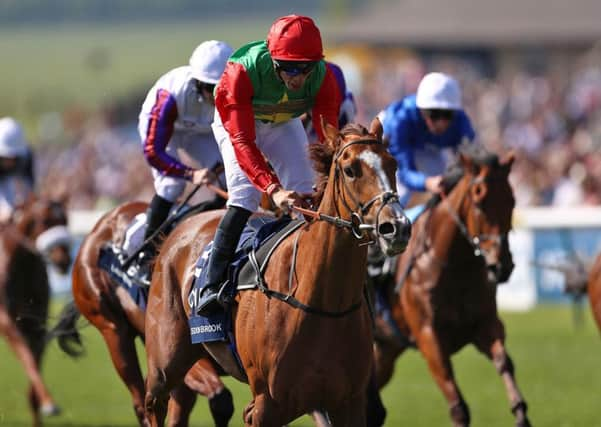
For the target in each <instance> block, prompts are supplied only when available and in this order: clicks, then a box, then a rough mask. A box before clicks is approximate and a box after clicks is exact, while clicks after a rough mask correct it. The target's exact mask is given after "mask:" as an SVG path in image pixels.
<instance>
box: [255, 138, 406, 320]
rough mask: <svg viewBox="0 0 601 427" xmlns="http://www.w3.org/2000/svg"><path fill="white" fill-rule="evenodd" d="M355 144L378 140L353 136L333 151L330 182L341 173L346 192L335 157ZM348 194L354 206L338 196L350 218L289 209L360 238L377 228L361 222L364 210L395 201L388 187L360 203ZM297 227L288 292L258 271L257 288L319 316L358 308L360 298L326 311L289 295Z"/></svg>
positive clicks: (373, 142) (350, 311)
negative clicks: (273, 286)
mask: <svg viewBox="0 0 601 427" xmlns="http://www.w3.org/2000/svg"><path fill="white" fill-rule="evenodd" d="M358 144H367V145H371V144H381V142H380V141H378V140H376V139H358V140H354V141H351V142H349V143H347V144H345V145H344V146H342V148H341V149H340V150H339V151H338V152H337V153H336V155H335V156H334V158H333V161H334V162H335V168H336V169H335V172H334V175H335V178H334V179H335V181H334V185H335V186H336V187H335V188H336V189H337V188H339V187H338V185H339V184H338V181H339V180H338V178H339V177H340V176H342V177H343V178H342V182H343V184H344V188H345V189H346V193H349V191H348V187H347V186H346V181H345V180H344V175H342V174H341V173H340V167H339V165H338V159H339V158H340V156H341V155H342V153H343V152H344V150H346V149H347V148H348V147H350V146H352V145H358ZM339 194H340V191H336V192H335V196H334V197H335V198H336V197H338V195H339ZM351 198H352V199H353V203H354V204H355V205H356V208H355V209H353V208H351V207H350V206H349V205H348V203H347V202H346V200H345V199H344V197H342V203H343V204H344V206H345V207H346V208H347V209H348V210H349V211H350V212H351V216H350V219H344V218H342V217H341V216H332V215H327V214H324V213H322V212H319V211H314V210H312V209H305V208H302V207H299V206H290V209H292V210H294V211H296V212H298V213H300V214H303V215H305V216H306V217H309V218H312V219H314V220H317V221H324V222H327V223H329V224H332V225H334V226H335V227H337V228H347V229H349V230H351V233H352V234H353V236H354V237H355V238H357V239H358V240H360V239H362V238H363V237H364V232H365V231H371V230H374V229H376V230H377V226H375V225H373V224H365V223H364V222H363V217H362V216H363V215H365V213H367V212H368V211H369V209H371V207H372V205H373V204H374V203H375V202H376V201H378V200H381V201H382V204H381V206H380V209H379V210H378V213H377V216H378V217H379V213H380V212H381V210H382V209H383V208H384V206H386V205H387V204H388V203H390V202H394V201H398V197H397V195H396V194H395V193H393V192H391V191H384V192H382V193H380V194H378V195H376V196H374V197H372V198H371V199H370V200H368V201H367V202H366V203H364V204H362V203H361V202H358V201H357V200H356V199H355V198H353V197H352V195H351ZM301 231H302V230H299V234H298V235H297V236H296V238H295V241H294V246H293V252H292V262H291V267H290V273H289V277H288V289H289V291H288V293H282V292H278V291H274V290H271V289H269V288H268V287H267V286H266V285H265V282H264V280H263V277H262V275H258V284H257V287H258V288H259V290H260V291H261V292H263V293H264V294H265V295H266V296H267V297H268V298H272V297H273V298H276V299H278V300H280V301H283V302H285V303H286V304H288V305H290V306H291V307H293V308H296V309H299V310H302V311H304V312H306V313H310V314H316V315H318V316H323V317H330V318H340V317H344V316H346V315H347V314H349V313H352V312H354V311H355V310H357V309H359V307H361V304H362V302H363V300H362V299H361V300H359V301H358V302H356V303H354V304H353V305H351V306H350V307H349V308H347V309H345V310H342V311H329V310H322V309H317V308H314V307H311V306H309V305H307V304H304V303H302V302H300V301H299V300H298V299H296V298H295V297H294V296H293V294H294V291H295V290H296V289H293V288H292V283H293V277H294V274H295V272H296V258H297V254H298V241H299V237H300V232H301ZM252 255H253V253H252V252H251V256H249V261H250V262H251V263H252V264H253V266H254V267H255V269H257V271H259V270H258V268H260V266H259V264H258V262H257V260H256V257H254V256H252Z"/></svg>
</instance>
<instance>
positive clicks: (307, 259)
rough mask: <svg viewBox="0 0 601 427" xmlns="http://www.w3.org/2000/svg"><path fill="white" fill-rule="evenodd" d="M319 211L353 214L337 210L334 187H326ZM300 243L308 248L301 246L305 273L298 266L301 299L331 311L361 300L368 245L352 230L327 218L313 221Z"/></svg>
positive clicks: (333, 214)
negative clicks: (343, 227) (330, 221)
mask: <svg viewBox="0 0 601 427" xmlns="http://www.w3.org/2000/svg"><path fill="white" fill-rule="evenodd" d="M330 182H332V181H330ZM328 187H332V186H331V185H329V186H328ZM319 211H320V212H321V213H323V214H326V215H331V216H338V215H341V216H342V217H343V218H345V219H348V218H349V217H350V214H348V213H346V212H344V211H342V210H341V211H340V212H338V211H337V209H336V205H335V202H334V191H333V189H332V188H329V189H326V193H325V195H324V198H323V200H322V203H321V204H320V207H319ZM345 214H346V215H345ZM301 244H302V245H303V247H304V248H306V249H305V250H303V248H302V247H301V248H299V259H298V261H297V266H301V265H302V266H305V268H304V273H303V274H302V275H301V274H300V271H298V270H300V269H297V273H299V275H298V280H299V286H298V295H299V299H300V300H301V301H305V300H306V301H308V302H309V304H310V305H312V306H315V307H320V308H322V309H326V310H330V311H339V310H345V309H347V308H349V307H350V306H351V305H352V304H354V303H357V302H358V301H360V299H361V298H362V295H363V283H364V281H365V275H366V272H367V246H359V241H358V240H357V239H356V238H355V237H353V235H352V234H351V232H350V230H348V229H342V228H338V227H336V226H335V225H333V224H330V223H327V222H325V221H317V222H315V223H313V224H311V226H310V227H309V228H308V229H307V231H306V232H305V234H304V235H303V236H302V240H301ZM305 298H306V299H305Z"/></svg>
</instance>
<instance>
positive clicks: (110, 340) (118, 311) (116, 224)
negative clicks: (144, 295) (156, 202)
mask: <svg viewBox="0 0 601 427" xmlns="http://www.w3.org/2000/svg"><path fill="white" fill-rule="evenodd" d="M147 207H148V205H147V204H146V203H141V202H134V203H127V204H124V205H121V206H119V207H117V208H115V209H113V210H112V211H110V212H108V213H107V214H105V215H104V216H103V217H102V218H101V219H100V220H99V221H98V222H97V224H96V225H95V226H94V228H93V230H92V231H91V232H90V233H89V234H88V235H87V236H86V238H85V239H84V240H83V242H82V244H81V247H80V249H79V252H78V254H77V257H76V259H75V262H74V264H73V276H72V277H73V298H74V303H75V305H76V307H75V306H74V305H73V304H70V305H68V306H67V307H65V309H64V310H63V315H62V316H61V320H60V321H59V323H58V324H57V326H56V327H55V330H57V331H58V333H57V335H58V336H59V344H60V346H61V348H62V349H63V350H64V351H65V352H67V353H68V354H70V355H72V356H77V355H78V354H79V353H80V351H79V350H80V349H78V348H77V344H80V343H81V341H80V337H79V333H78V331H77V329H76V328H75V324H76V322H77V319H78V318H79V316H80V313H81V314H83V315H84V317H85V318H86V319H88V321H89V322H90V323H91V324H92V325H94V326H95V327H96V328H97V329H98V331H99V332H100V333H101V335H102V337H103V338H104V341H105V342H106V345H107V347H108V350H109V353H110V356H111V359H112V361H113V365H114V366H115V369H116V370H117V373H118V374H119V376H120V377H121V380H122V381H123V382H124V383H125V385H126V387H127V388H128V390H129V392H130V393H131V396H132V400H133V406H134V411H135V413H136V417H137V419H138V422H139V423H140V425H147V420H146V418H145V416H144V405H143V402H144V379H143V378H142V372H141V370H140V365H139V362H138V356H137V352H136V346H135V339H136V337H141V338H142V339H143V338H144V323H145V322H144V311H143V310H142V309H141V308H139V307H138V306H137V305H136V303H135V302H134V300H133V299H132V297H130V295H129V293H128V292H127V291H126V290H125V288H123V287H122V286H120V285H119V284H117V283H115V281H114V280H113V279H111V278H110V276H109V275H108V273H107V272H106V271H104V270H103V269H101V268H100V267H99V266H98V258H99V256H100V249H101V248H102V247H103V246H104V245H106V244H107V243H109V242H114V243H116V244H120V243H121V242H122V241H123V239H124V235H125V230H126V228H127V226H128V225H129V224H130V223H131V222H132V220H133V219H134V217H135V216H136V215H137V214H139V213H142V212H144V211H145V210H146V208H147ZM195 392H197V393H200V394H202V395H205V396H210V398H209V407H210V409H211V413H212V415H213V418H214V421H215V424H216V425H217V426H218V427H220V426H227V424H228V422H229V419H230V418H231V416H232V414H233V410H234V409H233V403H232V396H231V393H230V392H229V390H228V389H227V388H225V386H224V384H223V383H222V382H221V379H220V378H219V375H218V371H217V369H216V366H214V365H213V363H212V362H210V361H208V360H200V361H199V362H198V363H197V364H196V365H195V366H194V367H192V369H191V370H190V372H189V373H188V375H187V376H186V379H185V384H182V385H181V386H180V387H178V388H177V390H175V391H174V393H173V397H174V399H172V401H171V402H172V404H171V405H170V413H169V420H170V424H171V425H187V424H188V418H189V415H190V412H191V410H192V408H193V406H194V402H195V400H196V394H195Z"/></svg>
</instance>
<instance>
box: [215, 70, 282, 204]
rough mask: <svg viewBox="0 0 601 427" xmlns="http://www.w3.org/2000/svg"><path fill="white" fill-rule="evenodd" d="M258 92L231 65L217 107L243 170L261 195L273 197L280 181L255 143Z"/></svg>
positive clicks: (223, 78) (217, 99) (246, 77)
mask: <svg viewBox="0 0 601 427" xmlns="http://www.w3.org/2000/svg"><path fill="white" fill-rule="evenodd" d="M253 93H254V90H253V86H252V83H251V81H250V78H249V77H248V74H247V73H246V70H245V69H244V67H243V66H242V65H241V64H238V63H234V62H230V63H228V65H227V66H226V68H225V71H224V72H223V75H222V77H221V82H220V84H219V86H217V89H216V93H215V107H216V108H217V111H218V113H219V116H220V117H221V121H222V122H223V126H224V128H225V129H226V131H227V133H228V135H229V137H230V140H231V142H232V146H233V147H234V153H235V154H236V159H237V160H238V164H239V165H240V168H241V169H242V171H244V173H245V174H246V176H247V177H248V179H249V180H250V182H251V183H252V184H253V185H254V186H255V187H256V188H257V189H258V190H260V191H262V192H264V193H265V192H266V193H268V194H269V193H270V192H272V191H273V190H274V189H275V188H276V187H277V186H279V185H280V181H279V179H278V177H277V176H276V174H275V172H274V171H273V170H272V169H271V168H270V167H269V166H268V165H267V162H266V161H265V158H264V157H263V154H262V153H261V151H260V150H259V148H258V147H257V145H256V143H255V139H256V133H255V117H254V112H253V108H252V96H253Z"/></svg>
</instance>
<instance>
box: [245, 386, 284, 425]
mask: <svg viewBox="0 0 601 427" xmlns="http://www.w3.org/2000/svg"><path fill="white" fill-rule="evenodd" d="M243 417H244V425H245V426H247V427H249V426H252V427H281V426H282V425H283V424H284V422H285V421H283V420H282V418H281V414H280V412H279V411H278V408H277V405H276V403H275V402H274V401H273V399H272V398H271V396H269V395H268V394H266V393H262V394H258V395H256V396H255V397H254V399H253V400H252V401H251V402H250V403H249V404H248V406H246V408H244V414H243Z"/></svg>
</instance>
